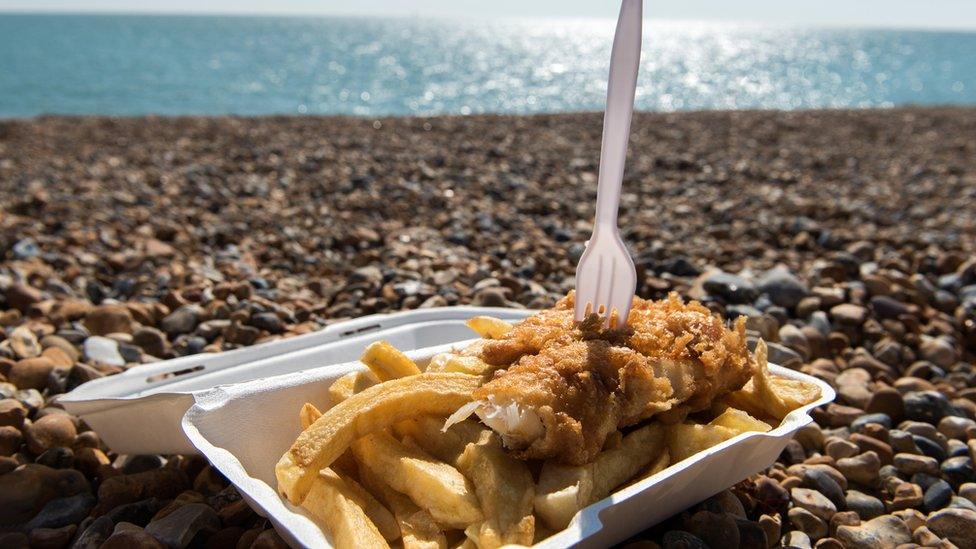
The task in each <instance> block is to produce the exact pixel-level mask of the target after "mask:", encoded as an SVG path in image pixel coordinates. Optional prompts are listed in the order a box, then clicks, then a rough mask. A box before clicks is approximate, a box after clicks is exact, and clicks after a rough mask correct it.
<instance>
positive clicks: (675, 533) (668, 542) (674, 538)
mask: <svg viewBox="0 0 976 549" xmlns="http://www.w3.org/2000/svg"><path fill="white" fill-rule="evenodd" d="M242 539H243V538H242ZM238 545H240V544H238ZM661 547H662V549H709V547H708V545H705V542H704V541H702V540H701V538H699V537H697V536H695V535H694V534H691V533H689V532H685V531H683V530H669V531H668V532H667V533H665V534H664V538H663V539H662V540H661Z"/></svg>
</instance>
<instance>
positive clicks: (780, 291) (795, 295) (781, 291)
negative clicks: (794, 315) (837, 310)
mask: <svg viewBox="0 0 976 549" xmlns="http://www.w3.org/2000/svg"><path fill="white" fill-rule="evenodd" d="M756 286H757V288H758V290H759V291H760V292H762V293H764V294H766V295H767V296H769V300H770V301H772V302H773V303H774V304H776V305H779V306H780V307H785V308H787V309H793V308H794V307H796V306H797V305H798V304H799V303H800V300H802V299H803V298H805V297H806V296H807V295H808V294H809V293H810V289H809V288H808V287H807V285H806V284H804V283H803V282H801V281H800V279H799V278H797V277H796V276H795V275H793V273H791V272H790V271H789V270H788V269H786V268H775V269H771V270H769V271H767V272H766V273H765V274H763V276H762V277H760V278H759V280H758V281H757V283H756Z"/></svg>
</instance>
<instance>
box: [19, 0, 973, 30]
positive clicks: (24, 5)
mask: <svg viewBox="0 0 976 549" xmlns="http://www.w3.org/2000/svg"><path fill="white" fill-rule="evenodd" d="M618 6H619V3H618V2H617V1H615V0H490V1H489V0H346V1H338V0H318V1H315V0H274V1H273V2H271V1H268V0H263V1H262V0H204V1H200V0H0V11H70V12H89V11H94V12H150V13H236V14H281V15H299V14H315V15H365V16H380V15H384V16H418V17H429V16H444V17H459V16H461V17H464V16H466V17H475V18H484V17H491V18H500V17H573V18H578V17H615V16H616V11H617V8H618ZM644 14H645V17H647V18H649V19H678V20H719V21H755V22H764V23H805V24H811V25H841V26H870V27H901V28H955V29H967V30H976V0H646V1H645V4H644Z"/></svg>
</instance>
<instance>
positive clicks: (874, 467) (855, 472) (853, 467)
mask: <svg viewBox="0 0 976 549" xmlns="http://www.w3.org/2000/svg"><path fill="white" fill-rule="evenodd" d="M836 467H837V470H838V471H840V472H841V473H843V475H844V476H845V477H847V478H848V479H850V480H852V481H854V482H856V483H858V484H861V485H864V486H874V485H875V484H877V482H878V474H879V471H880V469H881V460H880V459H879V458H878V454H876V453H874V452H864V453H862V454H858V455H856V456H854V457H849V458H843V459H839V460H837V464H836Z"/></svg>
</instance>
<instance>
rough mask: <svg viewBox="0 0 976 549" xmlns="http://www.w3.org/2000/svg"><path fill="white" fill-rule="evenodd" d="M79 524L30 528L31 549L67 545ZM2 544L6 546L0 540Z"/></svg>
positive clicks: (54, 547)
mask: <svg viewBox="0 0 976 549" xmlns="http://www.w3.org/2000/svg"><path fill="white" fill-rule="evenodd" d="M77 530H78V526H77V525H74V524H68V525H67V526H62V527H60V528H34V529H32V530H29V532H30V534H29V537H30V545H31V549H61V548H62V547H67V546H68V544H69V543H70V542H71V538H73V537H74V535H75V532H76V531H77ZM0 546H3V547H6V546H5V545H3V544H2V542H0Z"/></svg>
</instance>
